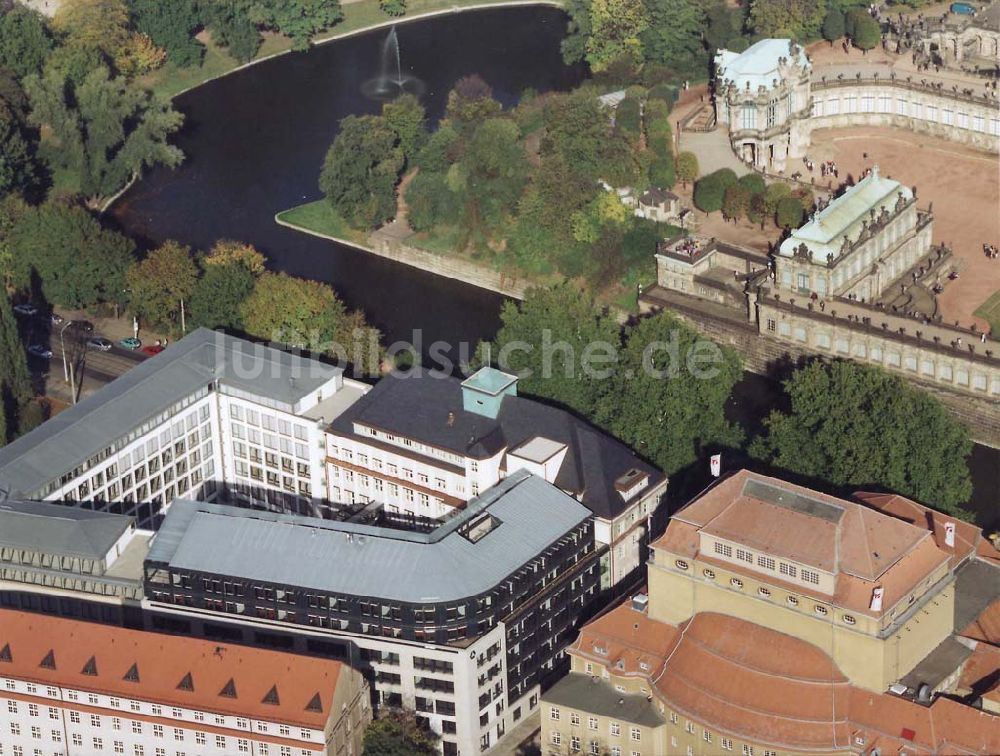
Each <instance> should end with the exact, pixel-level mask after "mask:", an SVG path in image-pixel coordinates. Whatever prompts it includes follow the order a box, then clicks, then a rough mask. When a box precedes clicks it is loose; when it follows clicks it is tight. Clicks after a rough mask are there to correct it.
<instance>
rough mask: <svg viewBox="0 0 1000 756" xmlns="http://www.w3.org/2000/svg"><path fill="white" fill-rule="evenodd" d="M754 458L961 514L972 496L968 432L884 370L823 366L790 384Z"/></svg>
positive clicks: (854, 365) (837, 363) (797, 376)
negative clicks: (880, 488)
mask: <svg viewBox="0 0 1000 756" xmlns="http://www.w3.org/2000/svg"><path fill="white" fill-rule="evenodd" d="M785 392H786V393H787V395H788V399H789V401H790V405H789V406H790V411H789V412H788V413H784V412H780V411H774V412H772V413H771V415H770V416H769V417H768V418H767V420H766V421H765V427H766V431H765V433H764V434H763V435H762V436H760V437H758V438H757V439H755V440H754V442H753V443H752V444H751V447H750V449H751V453H752V454H754V455H755V456H757V457H758V458H760V459H763V460H766V461H767V462H768V463H770V464H772V465H774V466H776V467H779V468H782V469H785V470H789V471H791V472H794V473H798V474H800V475H805V476H808V477H810V478H815V479H818V480H822V481H825V482H827V483H829V484H831V485H834V486H838V487H846V486H851V487H853V486H872V485H874V486H884V487H885V488H887V489H888V490H890V491H895V492H897V493H900V494H902V495H904V496H910V497H912V498H914V499H917V500H919V501H921V502H923V503H925V504H928V505H929V506H932V507H935V508H937V509H942V510H944V511H947V512H955V513H959V512H960V510H959V508H960V507H961V505H962V504H964V503H965V502H967V501H968V500H969V496H970V495H971V494H972V483H971V479H970V475H969V468H968V466H967V464H966V458H967V457H968V455H969V453H970V452H971V450H972V442H971V441H970V439H969V431H968V428H966V427H965V426H964V425H963V424H962V423H961V422H959V421H958V420H957V419H955V418H954V417H953V416H952V415H951V414H949V412H948V411H947V410H946V409H945V407H944V405H942V404H941V403H940V402H939V401H938V400H937V399H935V398H934V397H932V396H931V395H929V394H926V393H924V392H923V391H920V390H919V389H916V388H914V387H913V386H911V385H910V384H909V383H908V382H907V381H905V380H903V379H902V378H900V377H898V376H895V375H892V374H891V373H888V372H886V371H884V370H882V369H881V368H877V367H873V366H868V365H860V364H857V363H854V362H848V361H835V362H832V363H825V362H821V361H819V360H816V361H814V362H811V363H810V364H809V365H807V366H806V367H804V368H802V369H800V370H797V371H795V373H794V374H793V375H792V377H791V378H790V379H789V380H788V381H786V382H785Z"/></svg>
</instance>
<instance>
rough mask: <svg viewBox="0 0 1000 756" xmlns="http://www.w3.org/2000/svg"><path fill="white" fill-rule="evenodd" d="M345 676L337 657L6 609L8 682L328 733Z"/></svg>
mask: <svg viewBox="0 0 1000 756" xmlns="http://www.w3.org/2000/svg"><path fill="white" fill-rule="evenodd" d="M43 661H44V662H45V663H44V664H43ZM340 670H341V664H340V663H339V662H336V661H332V660H328V659H319V658H312V657H305V656H296V655H293V654H288V653H282V652H279V651H269V650H264V649H256V648H249V647H246V646H236V645H229V644H221V643H215V642H212V641H205V640H198V639H193V638H186V637H181V636H174V635H161V634H158V633H148V632H141V631H138V630H126V629H123V628H120V627H113V626H109V625H101V624H97V623H92V622H80V621H77V620H69V619H62V618H58V617H48V616H45V615H39V614H30V613H27V612H18V611H12V610H7V609H0V675H3V676H9V677H16V678H19V679H22V680H29V681H32V682H36V683H40V684H43V685H57V686H62V687H68V688H73V689H76V690H83V691H94V692H100V693H104V694H106V695H112V696H121V697H122V698H135V699H139V700H143V701H151V702H155V703H161V704H165V705H168V706H177V707H182V708H187V709H200V710H202V711H209V712H220V713H226V714H231V715H234V716H241V717H247V718H254V719H265V720H268V721H272V722H281V723H287V724H294V725H298V726H301V727H308V728H313V729H323V728H324V727H325V726H326V723H327V720H328V718H329V716H330V714H331V711H330V705H331V701H332V699H333V692H334V690H335V688H336V686H337V680H338V677H339V675H340ZM265 699H267V701H268V702H266V703H265Z"/></svg>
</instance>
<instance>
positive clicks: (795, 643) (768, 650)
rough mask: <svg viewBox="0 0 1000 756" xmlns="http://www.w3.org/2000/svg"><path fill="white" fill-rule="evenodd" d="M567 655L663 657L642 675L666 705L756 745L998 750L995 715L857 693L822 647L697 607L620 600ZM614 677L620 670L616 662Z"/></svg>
mask: <svg viewBox="0 0 1000 756" xmlns="http://www.w3.org/2000/svg"><path fill="white" fill-rule="evenodd" d="M595 644H596V645H597V646H598V647H600V648H606V649H607V651H608V654H607V656H606V657H602V656H601V655H599V654H595V653H594V651H593V647H594V645H595ZM570 653H571V654H574V655H577V656H581V657H584V658H588V659H593V660H595V661H603V662H604V663H612V664H613V661H614V660H615V659H618V658H624V659H632V658H640V657H644V658H647V659H648V658H650V657H651V656H653V655H656V654H659V655H660V656H658V657H656V658H655V660H654V661H653V663H651V664H649V669H650V671H649V672H647V673H646V677H647V678H648V679H649V681H650V685H651V688H653V689H655V690H656V691H657V695H658V697H659V698H661V699H662V700H663V702H664V705H665V706H667V707H669V708H670V709H671V710H673V711H677V712H679V713H680V714H681V715H682V716H685V717H689V718H690V719H692V720H695V721H697V722H699V723H701V724H702V725H704V726H706V727H710V728H714V729H717V730H720V731H722V732H725V733H728V734H731V735H732V736H734V737H739V738H743V739H747V740H750V741H752V742H755V743H760V744H770V745H774V746H776V747H778V748H788V749H803V750H805V749H809V750H816V751H818V752H825V751H838V752H839V751H845V750H848V748H849V747H851V746H852V745H853V743H854V738H855V737H861V738H863V739H864V740H865V742H866V747H870V746H871V745H873V744H875V743H876V742H877V743H878V744H880V745H881V746H882V752H883V753H886V754H888V753H897V752H898V750H899V748H900V747H901V746H903V745H906V746H908V747H909V748H910V749H911V750H916V752H918V753H926V754H998V753H1000V717H997V716H996V715H992V714H989V713H984V712H981V711H979V710H977V709H974V708H972V707H969V706H965V705H963V704H960V703H956V702H954V701H951V700H948V699H944V698H938V699H936V700H935V702H934V703H933V704H932V705H931V706H929V707H927V706H922V705H920V704H917V703H914V702H913V701H909V700H906V699H902V698H898V697H896V696H892V695H888V694H883V693H872V692H870V691H865V690H861V689H860V688H856V687H854V686H852V685H851V684H850V683H849V682H848V680H847V678H846V677H845V676H844V675H843V673H841V672H840V670H839V669H838V668H837V666H836V665H835V664H834V663H833V661H832V660H831V659H830V658H829V657H828V656H827V655H826V654H825V653H823V652H822V651H821V650H820V649H819V648H817V647H815V646H813V645H811V644H809V643H807V642H805V641H802V640H799V639H797V638H793V637H792V636H789V635H785V634H784V633H779V632H776V631H774V630H770V629H767V628H764V627H762V626H760V625H755V624H753V623H750V622H746V621H744V620H740V619H736V618H734V617H729V616H726V615H721V614H715V613H711V612H702V613H699V614H696V615H695V616H694V617H693V618H692V619H691V620H689V621H688V622H686V623H684V624H682V625H680V626H677V627H675V626H672V625H668V624H665V623H660V622H656V621H653V620H650V619H648V618H644V615H642V614H640V613H639V612H636V611H634V610H633V609H632V608H631V607H630V606H629V605H621V606H618V607H616V608H615V609H613V610H612V611H611V612H608V613H607V614H605V615H603V616H602V617H600V618H598V619H597V620H595V621H594V622H593V623H591V624H588V625H587V626H585V627H584V628H583V630H582V632H581V634H580V637H579V638H578V640H577V642H576V643H575V644H574V645H573V646H572V647H571V649H570ZM628 669H632V670H634V668H628ZM612 674H621V673H620V672H615V671H614V668H613V666H612ZM890 747H891V748H892V749H894V750H887V749H888V748H890Z"/></svg>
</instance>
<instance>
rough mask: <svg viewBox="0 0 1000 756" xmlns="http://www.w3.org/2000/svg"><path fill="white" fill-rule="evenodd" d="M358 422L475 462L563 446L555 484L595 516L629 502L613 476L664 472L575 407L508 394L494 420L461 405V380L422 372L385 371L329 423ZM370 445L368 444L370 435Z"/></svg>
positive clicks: (339, 426) (659, 476)
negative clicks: (542, 443)
mask: <svg viewBox="0 0 1000 756" xmlns="http://www.w3.org/2000/svg"><path fill="white" fill-rule="evenodd" d="M449 415H450V418H449ZM355 422H357V423H361V424H363V425H369V426H372V427H374V428H378V429H381V430H384V431H388V432H390V433H395V434H397V435H400V436H405V437H407V438H412V439H415V440H419V441H422V442H424V443H426V444H429V445H431V446H435V447H437V448H440V449H446V450H449V451H453V452H455V453H456V454H460V455H463V456H464V455H468V456H470V457H473V458H476V459H482V458H485V457H490V456H493V455H494V454H496V453H497V452H499V451H500V450H501V449H503V448H504V446H507V447H508V448H510V449H513V448H515V447H517V446H519V445H520V444H522V443H524V442H525V441H528V440H530V439H532V438H534V437H535V436H542V437H544V438H549V439H552V440H553V441H558V442H560V443H564V444H566V445H567V446H568V447H569V451H568V453H567V454H566V459H565V460H564V461H563V464H562V467H561V468H560V469H559V474H558V475H557V477H556V481H555V483H556V485H557V486H558V487H559V488H561V489H563V490H564V491H571V492H573V493H574V494H578V495H580V496H581V500H582V501H583V503H584V504H585V505H586V506H587V507H588V508H589V509H590V510H591V511H592V512H594V514H596V515H597V516H599V517H605V518H609V519H610V518H614V517H616V516H617V515H618V514H620V513H621V512H622V511H623V510H624V509H625V508H626V507H627V506H628V503H627V502H625V501H624V500H623V499H622V497H621V494H619V493H618V492H617V491H616V490H615V480H617V479H618V478H619V477H621V476H622V475H623V474H625V473H626V472H627V471H628V470H630V469H631V468H633V467H634V468H638V469H639V470H642V471H643V472H646V473H648V474H649V486H650V487H653V486H656V485H659V483H660V482H662V481H663V480H664V475H663V473H662V472H660V471H659V470H657V469H656V468H655V467H653V466H652V465H650V464H649V463H648V462H646V461H644V460H643V459H642V458H640V457H638V456H637V455H636V454H635V453H634V452H633V451H632V450H631V449H629V448H628V447H627V446H625V445H624V444H622V443H621V442H619V441H617V440H616V439H614V438H612V437H611V436H609V435H608V434H606V433H603V432H602V431H600V430H598V429H597V428H594V427H593V426H592V425H590V424H588V423H587V422H585V421H584V420H581V419H580V418H578V417H576V416H575V415H573V414H572V413H571V412H567V411H566V410H563V409H559V408H558V407H552V406H550V405H547V404H543V403H542V402H539V401H535V400H533V399H528V398H526V397H523V396H505V397H504V399H503V403H502V404H501V406H500V414H499V416H498V417H497V419H496V420H492V419H490V418H488V417H483V416H482V415H477V414H475V413H473V412H467V411H465V410H464V409H463V408H462V387H461V383H460V381H459V380H458V379H456V378H451V377H443V376H441V374H439V373H432V372H428V371H423V370H419V369H418V370H414V371H410V372H409V373H393V374H391V375H387V376H385V377H384V378H382V379H381V380H380V381H379V382H378V383H377V384H375V387H374V388H373V389H372V390H371V391H369V392H368V393H367V394H366V395H365V396H364V397H363V398H361V399H360V400H358V401H357V402H355V403H354V404H353V405H352V406H351V407H349V408H348V409H347V410H346V411H345V412H344V413H343V414H342V415H340V416H339V417H338V418H337V419H336V420H334V421H333V423H332V424H331V425H330V428H331V430H333V431H334V432H336V433H340V434H343V435H354V431H353V427H354V423H355ZM365 443H371V441H370V440H368V439H367V438H365Z"/></svg>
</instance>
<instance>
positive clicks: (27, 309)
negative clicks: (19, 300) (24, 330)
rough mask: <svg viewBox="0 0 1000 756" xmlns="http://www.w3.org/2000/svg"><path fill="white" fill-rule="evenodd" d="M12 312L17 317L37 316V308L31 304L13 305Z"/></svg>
mask: <svg viewBox="0 0 1000 756" xmlns="http://www.w3.org/2000/svg"><path fill="white" fill-rule="evenodd" d="M14 312H15V314H17V315H25V316H27V317H31V316H32V315H37V314H38V308H37V307H35V306H34V305H31V304H17V305H14Z"/></svg>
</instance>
